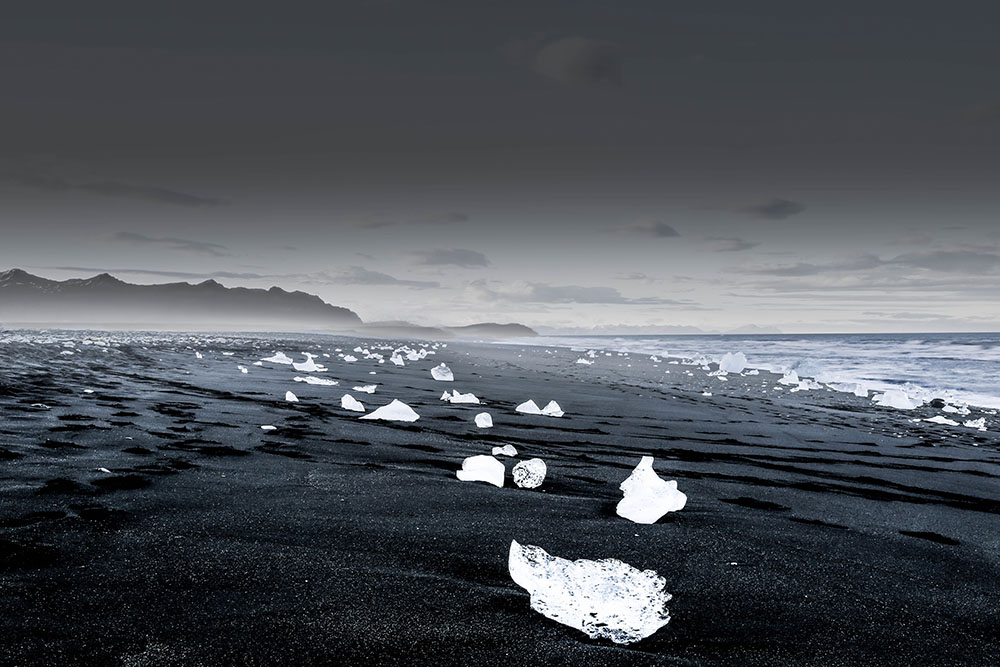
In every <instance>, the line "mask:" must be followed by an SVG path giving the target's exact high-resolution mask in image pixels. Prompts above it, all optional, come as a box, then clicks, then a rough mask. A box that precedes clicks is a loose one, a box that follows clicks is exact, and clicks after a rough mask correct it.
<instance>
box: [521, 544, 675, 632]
mask: <svg viewBox="0 0 1000 667" xmlns="http://www.w3.org/2000/svg"><path fill="white" fill-rule="evenodd" d="M507 566H508V568H509V570H510V576H511V579H513V580H514V583H516V584H517V585H518V586H520V587H521V588H523V589H525V590H526V591H528V593H529V594H530V596H531V608H532V609H534V610H535V611H537V612H538V613H540V614H542V615H543V616H546V617H548V618H551V619H552V620H554V621H557V622H559V623H562V624H563V625H568V626H570V627H571V628H576V629H577V630H580V631H582V632H584V633H586V634H587V636H589V637H590V638H592V639H598V638H602V639H610V640H611V641H613V642H615V643H616V644H631V643H632V642H636V641H639V640H640V639H642V638H644V637H648V636H649V635H651V634H653V633H654V632H656V631H657V630H659V629H660V628H661V627H663V626H664V625H666V624H667V623H668V622H670V613H669V612H668V610H667V606H666V605H667V602H668V601H669V600H670V598H671V595H670V593H667V592H666V591H665V590H663V589H664V587H665V586H666V581H665V580H664V579H663V577H661V576H659V575H658V574H657V573H656V572H654V571H653V570H645V571H640V570H638V569H636V568H634V567H632V566H631V565H628V564H627V563H623V562H621V561H619V560H615V559H613V558H606V559H603V560H597V561H594V560H584V559H580V560H575V561H570V560H566V559H565V558H558V557H556V556H550V555H549V554H548V553H546V552H545V551H544V550H543V549H541V548H539V547H536V546H521V545H520V544H518V543H517V541H511V543H510V552H509V555H508V559H507Z"/></svg>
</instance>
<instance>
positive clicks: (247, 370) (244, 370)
mask: <svg viewBox="0 0 1000 667" xmlns="http://www.w3.org/2000/svg"><path fill="white" fill-rule="evenodd" d="M236 368H238V369H240V373H243V374H244V375H246V374H247V373H249V372H250V369H249V368H247V367H246V366H237V367H236Z"/></svg>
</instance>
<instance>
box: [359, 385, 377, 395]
mask: <svg viewBox="0 0 1000 667" xmlns="http://www.w3.org/2000/svg"><path fill="white" fill-rule="evenodd" d="M377 388H378V385H377V384H365V385H361V386H359V387H355V388H354V391H360V392H361V393H362V394H374V393H375V389H377Z"/></svg>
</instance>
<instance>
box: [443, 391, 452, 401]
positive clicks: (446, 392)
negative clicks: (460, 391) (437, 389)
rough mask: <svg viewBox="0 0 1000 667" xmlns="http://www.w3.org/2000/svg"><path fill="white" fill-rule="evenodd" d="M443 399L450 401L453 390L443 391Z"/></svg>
mask: <svg viewBox="0 0 1000 667" xmlns="http://www.w3.org/2000/svg"><path fill="white" fill-rule="evenodd" d="M441 400H442V401H450V400H451V392H450V391H445V392H442V394H441Z"/></svg>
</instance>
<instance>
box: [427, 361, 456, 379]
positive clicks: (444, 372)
mask: <svg viewBox="0 0 1000 667" xmlns="http://www.w3.org/2000/svg"><path fill="white" fill-rule="evenodd" d="M431 377H433V378H434V379H435V380H437V381H438V382H454V381H455V374H454V373H452V372H451V369H450V368H448V367H447V366H445V365H444V364H438V365H437V366H435V367H434V368H432V369H431Z"/></svg>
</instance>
